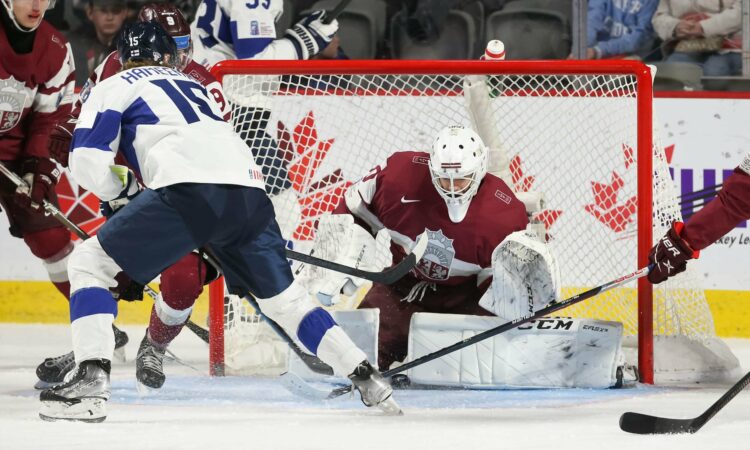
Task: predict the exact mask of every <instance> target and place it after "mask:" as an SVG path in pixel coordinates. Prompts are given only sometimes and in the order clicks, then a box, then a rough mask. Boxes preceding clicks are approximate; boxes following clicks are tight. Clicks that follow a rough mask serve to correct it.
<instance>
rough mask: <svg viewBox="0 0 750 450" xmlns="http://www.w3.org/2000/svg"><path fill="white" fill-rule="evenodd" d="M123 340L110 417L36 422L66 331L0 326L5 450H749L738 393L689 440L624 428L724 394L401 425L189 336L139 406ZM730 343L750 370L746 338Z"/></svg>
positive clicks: (402, 398) (460, 396) (650, 391)
mask: <svg viewBox="0 0 750 450" xmlns="http://www.w3.org/2000/svg"><path fill="white" fill-rule="evenodd" d="M124 329H125V330H126V331H127V332H128V334H129V335H130V343H129V344H128V347H127V356H128V362H127V363H116V364H115V366H114V368H113V377H112V382H113V392H112V399H111V400H110V402H109V404H108V406H109V416H108V417H107V420H106V422H104V423H101V424H83V423H49V422H44V421H42V420H40V419H39V418H38V416H37V408H38V400H37V398H38V391H34V390H33V389H32V387H31V386H32V385H33V384H34V382H35V380H36V376H35V374H34V369H35V367H36V365H37V364H38V363H39V362H40V361H42V359H43V358H44V357H47V356H53V355H54V356H56V355H58V354H61V353H64V352H65V351H67V350H68V349H69V346H70V335H69V330H68V327H66V326H50V325H7V324H3V325H0V448H2V449H26V448H29V449H42V448H47V449H64V448H76V449H87V450H100V449H101V450H105V449H150V448H158V449H180V450H184V449H212V450H214V449H216V450H222V449H234V448H245V449H251V450H277V449H326V450H338V449H342V450H364V449H379V450H390V449H411V450H421V449H436V450H437V449H451V450H475V449H513V450H521V449H523V450H528V449H544V450H553V449H576V450H580V449H600V450H610V449H628V450H649V449H658V450H671V449H674V450H689V449H701V450H713V449H750V395H748V394H744V393H743V394H740V395H739V396H738V397H737V398H735V400H733V401H732V402H731V403H730V404H729V405H728V406H727V407H726V408H725V409H724V410H722V411H721V412H720V413H719V414H718V415H717V416H716V417H715V418H714V419H713V420H712V421H711V422H709V423H708V424H707V425H706V426H705V427H704V428H703V429H702V430H700V431H699V432H698V433H697V434H694V435H680V436H636V435H629V434H626V433H624V432H622V431H620V429H619V427H618V424H617V423H618V419H619V417H620V414H622V413H623V412H625V411H638V412H645V413H649V414H657V415H663V416H669V417H679V418H688V417H694V416H697V415H698V414H700V413H701V412H703V411H704V410H705V409H706V408H707V407H708V406H709V405H710V404H711V403H713V402H714V401H715V400H716V399H717V398H718V397H719V396H720V395H721V394H722V393H723V391H724V390H725V389H726V387H703V386H694V387H689V388H681V389H677V388H670V389H667V388H659V387H637V388H630V389H619V390H577V389H574V390H536V391H528V390H527V391H494V392H487V391H483V392H477V391H474V392H468V391H440V392H436V391H425V390H422V391H417V390H411V391H398V392H396V394H395V395H396V398H397V399H398V401H399V402H400V404H401V406H402V408H403V409H404V412H405V415H404V416H402V417H382V416H380V415H379V413H378V412H377V411H374V410H367V409H365V408H364V407H363V406H362V405H361V403H360V402H359V401H358V400H355V399H352V398H349V397H346V398H344V399H338V400H335V401H332V402H329V403H315V402H312V401H308V400H301V399H299V398H297V397H295V396H293V395H292V394H290V393H288V392H287V391H286V390H284V389H283V388H282V387H280V386H279V385H278V384H277V383H276V382H275V381H273V380H268V379H249V378H236V377H227V378H223V379H212V378H209V377H208V376H207V375H206V373H207V363H206V355H207V348H206V346H205V344H203V343H202V342H200V341H199V340H198V339H197V338H195V337H194V336H193V335H192V334H191V333H189V332H188V331H187V330H186V331H185V332H183V334H182V335H181V336H179V337H178V339H177V341H176V342H175V344H174V345H173V350H174V352H175V353H176V354H177V355H178V356H179V357H180V358H182V359H184V360H185V361H186V362H188V363H189V364H190V365H192V366H194V368H191V367H187V366H183V365H179V364H176V363H170V364H169V365H167V367H166V372H167V382H166V384H165V386H164V388H163V389H162V392H161V393H160V394H159V395H158V396H150V397H147V398H144V397H139V396H138V394H137V391H136V389H135V382H134V378H135V365H134V363H133V361H132V358H133V357H134V356H135V354H136V350H137V347H138V343H139V342H140V339H141V338H142V336H143V328H140V327H124ZM729 345H730V346H731V347H732V349H733V350H734V351H735V354H736V355H737V356H738V357H739V358H740V361H741V362H743V367H745V368H747V367H748V366H750V341H747V340H730V341H729Z"/></svg>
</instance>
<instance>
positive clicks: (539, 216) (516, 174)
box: [509, 155, 563, 231]
mask: <svg viewBox="0 0 750 450" xmlns="http://www.w3.org/2000/svg"><path fill="white" fill-rule="evenodd" d="M509 169H510V175H511V179H512V181H513V191H514V192H529V191H530V190H531V188H532V187H533V186H534V181H536V178H534V177H533V176H531V175H524V173H523V172H524V169H523V161H521V156H520V155H516V156H514V157H513V158H512V159H511V160H510V165H509ZM562 213H563V212H562V211H561V210H559V209H545V210H543V211H540V212H538V213H536V214H535V215H534V219H536V220H540V221H541V222H542V223H543V224H544V227H545V228H546V229H547V231H549V230H550V228H551V227H552V225H554V224H555V222H556V221H557V219H559V218H560V216H561V215H562Z"/></svg>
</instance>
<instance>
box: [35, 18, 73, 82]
mask: <svg viewBox="0 0 750 450" xmlns="http://www.w3.org/2000/svg"><path fill="white" fill-rule="evenodd" d="M34 39H35V41H36V42H35V43H34V50H33V51H34V52H35V53H36V52H37V51H38V54H37V60H38V61H39V66H38V69H39V70H41V71H42V72H45V73H48V74H49V76H50V77H51V76H53V75H54V74H56V73H57V72H58V71H60V68H61V67H62V65H63V64H65V62H66V60H67V58H68V53H69V52H71V55H72V49H71V48H70V45H69V44H68V40H67V39H66V38H65V36H64V35H63V34H62V33H61V32H59V31H57V30H56V29H55V28H54V27H53V26H52V25H50V24H49V23H48V22H47V21H46V20H42V23H41V24H40V25H39V28H37V29H36V36H35V37H34ZM37 49H39V50H37ZM69 49H70V50H69ZM45 79H46V78H45Z"/></svg>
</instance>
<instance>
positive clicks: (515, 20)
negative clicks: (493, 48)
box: [485, 0, 572, 59]
mask: <svg viewBox="0 0 750 450" xmlns="http://www.w3.org/2000/svg"><path fill="white" fill-rule="evenodd" d="M570 14H571V12H570V2H568V1H558V0H554V1H551V0H516V1H513V2H510V3H508V4H507V5H506V6H505V7H504V8H503V9H502V10H500V11H495V12H494V13H492V14H490V15H489V16H488V17H487V22H486V26H485V30H486V38H487V39H488V40H490V39H500V40H501V41H503V42H504V43H505V48H506V57H507V58H508V59H564V58H566V57H567V56H568V55H569V54H570V49H571V43H572V36H571V32H570V28H571V26H570Z"/></svg>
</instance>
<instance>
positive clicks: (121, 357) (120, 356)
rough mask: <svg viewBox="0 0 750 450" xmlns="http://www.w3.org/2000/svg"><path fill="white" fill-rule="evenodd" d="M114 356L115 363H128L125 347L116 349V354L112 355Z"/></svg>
mask: <svg viewBox="0 0 750 450" xmlns="http://www.w3.org/2000/svg"><path fill="white" fill-rule="evenodd" d="M112 356H113V358H112V359H114V360H115V361H119V362H121V363H123V362H127V358H125V346H124V345H123V346H122V347H120V348H116V349H115V352H114V353H112Z"/></svg>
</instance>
